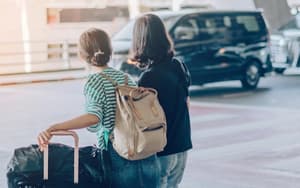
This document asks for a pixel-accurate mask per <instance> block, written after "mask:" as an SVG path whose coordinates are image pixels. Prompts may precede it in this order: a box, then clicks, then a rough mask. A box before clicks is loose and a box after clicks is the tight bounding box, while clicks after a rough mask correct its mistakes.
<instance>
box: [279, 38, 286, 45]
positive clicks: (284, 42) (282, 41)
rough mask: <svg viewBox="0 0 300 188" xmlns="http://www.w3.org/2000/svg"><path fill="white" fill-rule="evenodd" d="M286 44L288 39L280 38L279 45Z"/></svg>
mask: <svg viewBox="0 0 300 188" xmlns="http://www.w3.org/2000/svg"><path fill="white" fill-rule="evenodd" d="M285 44H286V41H285V39H283V38H282V39H280V40H279V46H284V45H285Z"/></svg>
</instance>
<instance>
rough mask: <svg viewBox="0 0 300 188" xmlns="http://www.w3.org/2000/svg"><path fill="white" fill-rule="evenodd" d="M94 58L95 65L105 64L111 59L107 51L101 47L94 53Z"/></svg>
mask: <svg viewBox="0 0 300 188" xmlns="http://www.w3.org/2000/svg"><path fill="white" fill-rule="evenodd" d="M93 59H94V61H95V62H94V63H95V65H100V66H103V65H105V64H106V63H107V62H108V61H109V56H106V55H105V53H104V52H103V51H102V50H100V49H99V50H98V51H97V52H95V53H94V57H93Z"/></svg>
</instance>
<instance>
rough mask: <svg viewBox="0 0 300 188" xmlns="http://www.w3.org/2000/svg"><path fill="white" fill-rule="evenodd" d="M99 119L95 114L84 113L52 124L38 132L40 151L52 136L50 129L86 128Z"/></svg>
mask: <svg viewBox="0 0 300 188" xmlns="http://www.w3.org/2000/svg"><path fill="white" fill-rule="evenodd" d="M99 121H100V119H99V118H98V117H97V116H96V115H93V114H84V115H81V116H78V117H76V118H73V119H71V120H68V121H65V122H62V123H58V124H55V125H52V126H50V127H49V128H48V129H46V130H45V131H43V132H41V133H40V134H39V136H38V144H39V147H40V149H41V151H43V150H44V148H45V147H46V146H47V144H48V143H49V140H50V139H51V137H52V135H51V132H52V131H59V130H71V129H81V128H86V127H89V126H92V125H95V124H97V123H98V122H99Z"/></svg>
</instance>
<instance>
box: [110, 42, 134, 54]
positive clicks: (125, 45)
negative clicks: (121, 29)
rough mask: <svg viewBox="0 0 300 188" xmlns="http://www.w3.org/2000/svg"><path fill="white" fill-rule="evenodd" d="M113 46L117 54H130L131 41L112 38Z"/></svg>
mask: <svg viewBox="0 0 300 188" xmlns="http://www.w3.org/2000/svg"><path fill="white" fill-rule="evenodd" d="M112 47H113V51H114V53H115V54H128V52H129V49H130V47H131V41H120V40H112Z"/></svg>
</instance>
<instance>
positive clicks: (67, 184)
mask: <svg viewBox="0 0 300 188" xmlns="http://www.w3.org/2000/svg"><path fill="white" fill-rule="evenodd" d="M53 135H72V136H74V139H75V147H74V148H73V147H70V146H67V145H63V144H49V146H48V148H49V158H48V150H47V149H46V150H45V151H44V153H42V152H41V151H40V150H39V148H38V145H31V146H29V147H23V148H18V149H16V150H15V151H14V154H13V157H12V159H11V160H10V162H9V164H8V167H7V180H8V182H7V183H8V188H73V187H74V188H75V187H76V188H93V187H97V188H102V187H103V188H107V187H110V181H109V179H110V174H109V173H110V169H109V167H110V164H109V163H110V160H109V157H108V156H107V153H105V152H106V151H100V150H99V149H97V148H96V147H93V146H88V147H83V148H78V136H77V135H76V133H75V132H72V131H59V132H55V133H54V134H53ZM48 162H49V169H48Z"/></svg>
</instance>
